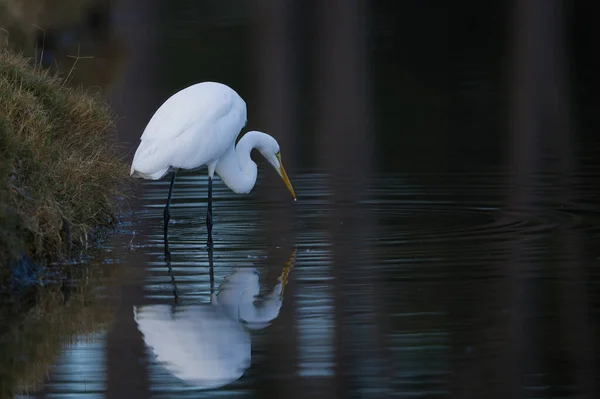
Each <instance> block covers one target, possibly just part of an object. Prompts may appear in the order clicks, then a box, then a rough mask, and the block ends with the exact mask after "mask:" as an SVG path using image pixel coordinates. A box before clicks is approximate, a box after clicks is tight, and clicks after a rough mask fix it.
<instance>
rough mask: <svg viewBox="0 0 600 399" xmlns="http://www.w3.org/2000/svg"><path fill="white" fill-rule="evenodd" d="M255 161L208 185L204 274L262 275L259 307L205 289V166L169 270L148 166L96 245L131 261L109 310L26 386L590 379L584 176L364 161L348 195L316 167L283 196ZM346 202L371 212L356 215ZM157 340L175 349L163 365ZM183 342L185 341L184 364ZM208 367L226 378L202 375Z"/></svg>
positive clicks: (447, 388) (262, 388)
mask: <svg viewBox="0 0 600 399" xmlns="http://www.w3.org/2000/svg"><path fill="white" fill-rule="evenodd" d="M261 172H262V176H265V175H266V176H267V178H260V180H259V182H258V185H257V188H256V190H255V192H253V194H252V195H250V196H249V197H245V196H237V195H234V194H232V193H231V192H230V191H229V190H227V189H226V188H225V187H224V185H222V184H216V187H215V195H216V201H215V204H214V218H215V226H216V227H215V231H214V239H215V250H214V284H215V287H217V288H218V287H219V286H220V285H221V284H223V283H224V281H225V279H226V278H228V276H229V279H232V278H234V277H235V276H237V277H238V279H237V280H234V282H233V283H232V282H229V283H226V284H225V286H226V287H228V289H229V290H230V291H229V292H239V291H244V290H249V291H252V290H253V289H255V288H258V287H255V285H256V284H257V283H258V284H259V286H260V291H261V298H262V300H261V301H259V303H260V304H261V305H262V306H264V309H265V312H264V313H263V314H262V316H264V317H263V318H262V319H260V320H261V321H263V322H264V323H258V324H257V323H254V324H253V323H252V317H255V318H256V317H258V316H257V315H253V316H251V315H250V313H245V316H241V313H243V311H242V312H239V313H236V312H234V313H231V312H228V310H227V305H226V304H227V303H228V302H227V301H226V300H221V301H219V305H215V300H214V299H213V305H210V302H211V296H210V293H211V286H210V269H209V258H208V254H207V252H206V250H205V239H206V237H205V233H206V228H205V226H204V211H205V208H204V206H205V201H204V198H205V196H206V188H207V186H206V180H205V179H204V177H203V176H202V175H200V176H198V175H194V174H189V173H188V174H182V175H181V176H180V178H179V179H178V181H177V184H176V189H175V192H174V203H173V205H172V215H173V221H172V223H171V225H170V250H171V253H172V262H171V266H172V269H171V274H169V270H168V268H167V266H166V263H165V260H164V256H163V243H162V207H163V204H164V194H165V189H167V188H168V186H167V184H168V183H167V182H166V181H163V182H155V183H149V184H147V185H146V186H145V190H144V195H143V197H142V198H141V200H140V203H141V205H140V207H139V209H138V210H136V211H135V212H134V214H133V215H131V216H129V218H130V219H131V220H134V222H131V223H125V224H124V228H123V230H122V231H121V232H120V234H119V235H118V236H116V237H113V238H112V239H111V240H110V242H109V243H108V244H107V245H109V246H110V247H112V249H111V252H108V253H107V255H106V260H107V263H118V264H120V265H121V267H122V268H125V269H127V270H129V269H131V270H130V273H125V276H126V277H120V278H121V279H122V280H121V281H120V282H119V283H118V284H119V285H120V286H121V288H120V289H119V290H118V292H119V294H118V296H119V301H118V302H119V305H118V308H117V309H116V317H115V321H114V323H113V324H112V325H111V326H110V327H109V328H106V329H104V330H100V331H97V332H96V333H94V334H91V335H85V336H81V337H78V338H76V339H75V343H74V344H72V345H66V346H65V347H64V349H63V350H62V351H61V354H60V356H59V357H58V358H57V359H56V361H55V362H54V363H53V365H52V366H51V368H50V370H49V372H48V377H47V381H46V384H45V387H44V388H43V390H42V392H43V393H42V394H39V395H33V396H32V397H70V396H71V395H74V397H81V398H87V397H156V398H191V397H290V396H291V397H307V396H314V397H350V396H353V397H354V396H360V397H383V396H406V397H416V396H419V397H445V396H454V397H480V395H490V394H492V395H500V394H506V395H509V394H510V389H511V384H514V383H516V382H517V381H520V382H521V383H522V384H523V386H524V387H525V390H526V391H525V392H526V396H527V397H580V396H581V395H583V394H585V393H586V391H587V390H588V389H593V386H594V384H595V381H596V375H595V374H594V371H593V369H592V367H593V364H594V362H595V361H596V355H595V352H594V349H593V348H594V345H595V343H596V341H597V339H596V335H597V331H598V322H597V318H596V317H595V316H597V312H598V306H599V303H598V292H599V288H600V287H599V283H600V280H599V276H598V273H597V264H598V262H599V257H600V253H599V252H598V246H597V240H598V238H599V237H600V229H599V228H598V222H599V221H600V214H599V213H598V212H597V211H595V209H594V208H593V203H594V201H596V200H597V196H596V194H595V193H593V192H591V191H589V190H586V189H585V187H589V186H588V184H587V182H588V179H589V177H586V176H580V177H578V179H577V180H576V181H575V183H576V186H577V187H580V188H581V194H582V195H581V198H584V199H585V201H582V202H581V203H569V202H565V203H562V204H561V203H558V202H553V201H546V200H544V199H542V200H540V201H539V202H536V203H535V206H536V208H535V209H516V208H513V209H511V208H509V207H507V206H506V205H505V200H506V196H505V193H506V192H510V188H509V187H507V185H506V183H505V181H506V179H505V175H504V174H503V173H501V171H496V172H489V173H479V174H476V173H473V174H469V175H467V174H463V173H461V174H447V175H443V176H440V175H432V174H411V175H406V174H389V175H378V176H372V178H371V179H370V185H369V188H368V189H367V191H366V193H365V194H366V195H365V198H366V199H365V200H364V201H361V202H360V203H355V204H348V203H346V202H345V201H336V200H335V199H334V193H333V192H332V190H331V189H330V184H329V182H328V181H327V179H326V177H327V176H326V175H324V174H321V173H315V172H304V173H299V174H297V175H296V176H294V179H293V182H294V186H295V188H296V192H297V194H298V198H299V201H298V202H297V203H296V204H291V205H290V204H289V202H290V201H279V200H275V199H270V198H265V197H264V196H262V195H261V194H259V192H260V191H261V188H263V191H264V190H265V188H264V186H265V185H267V182H266V181H265V180H268V175H269V172H271V171H269V170H261ZM273 174H274V172H273ZM539 178H540V183H541V182H542V181H543V180H544V178H545V176H539ZM261 185H262V187H261ZM267 186H268V185H267ZM542 186H544V185H543V184H542ZM279 188H280V189H281V190H285V187H284V186H283V184H281V186H280V187H279ZM553 192H554V190H553V188H552V187H551V186H546V188H541V189H540V194H541V198H549V197H550V195H552V194H551V193H553ZM546 193H548V195H547V196H545V195H544V194H546ZM336 208H341V209H342V210H341V211H340V209H337V210H336ZM353 211H358V212H361V218H363V217H364V218H366V219H365V220H368V221H365V222H364V223H361V224H359V225H353V223H354V222H353V219H354V216H353V215H352V212H353ZM278 212H280V214H281V215H285V214H286V213H287V214H288V217H287V219H286V217H285V216H283V217H281V218H275V219H273V218H272V213H278ZM361 220H362V219H361ZM288 221H291V224H290V225H289V226H279V224H280V222H285V223H287V222H288ZM346 223H347V224H350V225H352V227H348V229H346V228H345V227H343V226H344V225H345V224H346ZM338 226H340V227H338ZM270 229H274V231H270V232H269V231H268V230H270ZM119 246H120V247H119ZM294 247H296V252H295V256H293V255H294V254H293V253H294ZM290 257H292V261H290ZM294 258H295V259H294ZM286 269H287V270H286ZM255 271H256V272H257V273H258V275H256V274H255ZM284 271H287V273H289V274H288V277H287V279H286V283H287V284H286V285H285V287H284V288H285V289H284V291H283V301H282V302H281V303H279V304H277V303H274V302H277V299H276V298H277V297H278V296H277V293H278V291H277V284H278V282H279V280H278V279H279V278H280V277H281V276H282V273H284ZM232 275H233V276H234V277H231V276H232ZM253 276H257V278H258V281H255V280H252V279H253V278H254V277H253ZM236 281H237V282H236ZM174 289H176V290H177V291H176V292H177V300H175V295H174ZM273 292H275V296H272V295H271V294H272V293H273ZM240 295H242V294H240ZM250 295H251V294H250ZM270 295H271V296H270ZM242 296H243V295H242ZM263 297H264V298H263ZM274 298H275V299H274ZM234 302H235V301H234ZM235 303H236V304H238V302H235ZM223 304H225V305H223ZM279 306H280V308H278V307H279ZM134 307H137V309H138V312H139V315H140V316H138V319H137V323H136V322H134V311H133V308H134ZM241 308H243V306H241V307H240V309H241ZM236 309H238V308H236ZM236 315H237V317H236ZM239 318H244V319H245V320H247V321H248V320H249V321H250V323H243V322H240V320H239ZM247 327H254V328H251V329H248V328H247ZM142 334H144V335H142ZM181 345H183V347H180V346H181ZM150 346H152V347H158V348H159V349H158V351H160V355H159V356H162V357H161V359H163V361H164V359H169V354H171V353H172V354H173V356H174V357H175V358H176V359H183V360H181V361H182V362H183V363H181V365H180V366H179V367H176V366H171V368H169V367H167V365H166V364H165V363H161V361H160V360H157V357H156V354H155V353H154V352H153V351H152V350H151V349H150ZM165 346H166V349H165ZM179 351H181V352H179ZM186 353H189V354H195V355H196V356H195V357H193V356H192V359H193V360H192V361H190V362H188V363H185V358H186V355H185V354H186ZM165 356H167V357H165ZM186 367H187V368H186ZM213 368H217V369H218V370H214V369H213ZM520 373H522V377H520V378H522V379H521V380H519V377H518V374H520ZM177 375H179V377H180V378H178V377H177ZM186 376H188V377H187V378H200V377H204V378H203V379H202V380H201V382H200V381H198V380H194V382H189V381H188V382H186V380H185V378H186ZM228 380H230V381H228ZM208 384H216V385H224V386H222V387H221V388H218V389H216V390H209V391H206V392H203V393H202V392H200V388H198V386H205V385H208ZM588 392H589V391H588Z"/></svg>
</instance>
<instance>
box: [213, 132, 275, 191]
mask: <svg viewBox="0 0 600 399" xmlns="http://www.w3.org/2000/svg"><path fill="white" fill-rule="evenodd" d="M262 135H264V133H260V132H248V133H246V134H245V135H244V136H243V137H242V138H241V139H240V141H238V143H237V145H236V146H235V147H233V146H232V147H231V149H230V150H229V151H227V152H226V153H225V155H223V157H222V158H221V159H220V160H219V163H218V164H217V167H216V169H215V172H217V174H218V175H219V176H220V177H221V180H223V182H224V183H225V184H226V185H227V187H229V188H230V189H231V190H232V191H233V192H235V193H237V194H248V193H249V192H250V191H251V190H252V188H253V187H254V184H255V183H256V177H257V175H258V170H257V167H256V163H254V161H253V160H252V158H251V157H250V152H251V151H252V149H254V148H257V147H258V146H259V145H260V143H261V141H262V140H263V137H262Z"/></svg>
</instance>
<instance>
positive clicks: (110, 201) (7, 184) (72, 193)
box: [0, 50, 128, 281]
mask: <svg viewBox="0 0 600 399" xmlns="http://www.w3.org/2000/svg"><path fill="white" fill-rule="evenodd" d="M114 133H115V131H114V117H113V115H112V114H111V112H110V110H109V108H108V106H107V105H106V103H105V102H103V101H102V100H101V99H100V98H99V97H97V96H95V95H92V94H90V93H88V92H86V91H84V90H83V89H76V88H70V87H68V86H67V85H66V84H65V81H64V79H63V78H60V77H58V76H54V75H51V74H49V73H48V72H44V71H41V70H39V69H38V68H36V67H35V66H32V63H31V61H30V60H28V59H25V58H23V57H21V56H19V55H15V54H13V53H10V52H8V51H5V50H1V51H0V201H1V202H0V204H1V205H0V281H1V279H2V274H4V275H5V276H6V273H7V265H8V264H9V262H11V261H13V260H15V259H16V257H18V256H20V255H22V254H26V255H28V256H30V257H31V258H32V259H33V260H34V261H35V262H36V263H39V264H48V263H50V262H53V261H56V260H58V259H64V258H66V257H67V256H68V254H67V249H68V248H69V245H68V244H72V245H75V246H77V245H79V244H83V243H86V241H87V238H88V233H89V232H90V231H91V229H92V228H95V227H98V226H109V225H111V224H112V223H113V221H114V217H115V207H116V205H117V201H118V199H119V197H120V196H121V195H122V190H123V189H124V188H125V184H126V182H127V181H128V167H127V165H126V164H125V163H124V162H123V161H122V160H121V158H120V152H119V151H118V149H117V148H116V144H115V142H114V140H113V137H114ZM66 227H69V230H70V231H69V234H67V233H66ZM67 238H69V241H70V242H66V240H67Z"/></svg>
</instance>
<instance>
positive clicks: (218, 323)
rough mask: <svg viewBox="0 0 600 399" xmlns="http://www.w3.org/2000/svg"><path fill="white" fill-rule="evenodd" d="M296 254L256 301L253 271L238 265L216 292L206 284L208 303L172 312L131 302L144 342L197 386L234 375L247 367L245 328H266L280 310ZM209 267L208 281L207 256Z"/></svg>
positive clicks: (224, 380) (167, 307) (220, 383)
mask: <svg viewBox="0 0 600 399" xmlns="http://www.w3.org/2000/svg"><path fill="white" fill-rule="evenodd" d="M209 255H211V253H210V252H209ZM295 255H296V250H294V252H292V255H291V256H290V258H289V260H288V262H287V263H286V265H285V267H284V269H283V272H282V274H281V276H280V277H279V280H278V283H277V284H276V285H275V287H274V288H273V290H272V291H271V292H270V293H269V294H267V295H266V296H265V297H264V298H263V299H262V300H260V301H257V297H258V294H259V278H258V272H257V270H256V269H255V268H238V269H236V270H235V271H234V272H233V273H232V274H230V275H229V276H227V277H226V278H225V279H224V281H223V283H222V284H221V285H220V286H219V289H218V293H216V294H215V293H214V290H213V285H212V284H211V294H210V303H209V304H203V305H192V306H177V305H175V310H174V311H173V307H172V306H171V305H149V306H134V308H133V313H134V318H135V321H136V323H137V325H138V328H139V330H140V332H141V333H142V335H143V337H144V341H145V343H146V345H147V346H148V347H149V348H150V349H151V350H152V352H153V353H154V355H155V356H156V358H157V361H158V362H159V363H162V364H163V365H164V367H165V368H166V369H167V370H168V371H169V372H170V373H172V374H173V375H174V376H175V377H177V378H179V379H181V380H182V381H184V382H186V383H189V384H191V385H193V386H195V387H197V388H200V389H214V388H219V387H222V386H224V385H227V384H229V383H231V382H233V381H236V380H238V379H239V378H240V377H241V376H242V375H243V374H244V372H245V371H246V369H247V368H248V367H249V366H250V351H251V348H250V345H251V344H250V334H249V330H258V329H262V328H265V327H267V326H269V325H270V323H271V322H272V321H273V320H275V319H276V318H277V316H278V315H279V311H280V309H281V306H282V301H283V292H284V289H285V285H286V284H287V277H288V275H289V272H290V270H291V269H292V268H293V266H294V264H295ZM209 267H210V274H211V282H212V281H213V264H212V256H209ZM175 292H176V291H175Z"/></svg>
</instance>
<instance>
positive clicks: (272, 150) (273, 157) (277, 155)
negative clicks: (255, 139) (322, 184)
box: [258, 135, 296, 201]
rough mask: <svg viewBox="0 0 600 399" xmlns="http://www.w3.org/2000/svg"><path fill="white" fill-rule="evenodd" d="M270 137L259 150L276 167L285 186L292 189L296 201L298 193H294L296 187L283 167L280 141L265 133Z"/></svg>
mask: <svg viewBox="0 0 600 399" xmlns="http://www.w3.org/2000/svg"><path fill="white" fill-rule="evenodd" d="M265 136H267V137H268V139H267V140H266V141H265V142H264V143H261V144H262V145H260V146H259V147H258V150H259V151H260V153H261V154H262V155H263V157H265V158H266V160H267V161H269V163H270V164H271V165H272V166H273V167H274V168H275V170H276V171H277V173H279V176H281V179H282V180H283V182H284V183H285V186H286V187H287V188H288V190H290V193H291V194H292V197H293V198H294V201H296V193H294V188H293V187H292V183H291V182H290V179H289V178H288V175H287V173H286V172H285V168H284V167H283V162H282V161H281V150H280V149H279V143H277V140H275V139H274V138H273V137H271V136H269V135H265Z"/></svg>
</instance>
